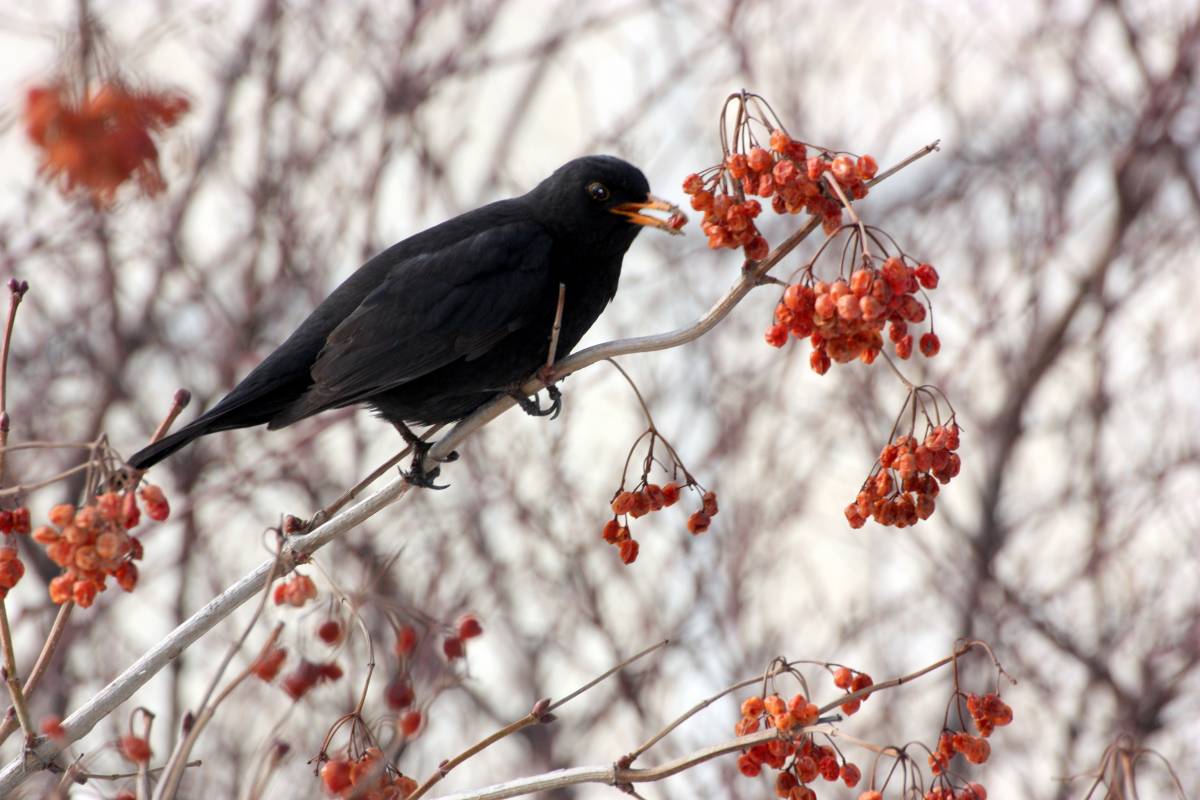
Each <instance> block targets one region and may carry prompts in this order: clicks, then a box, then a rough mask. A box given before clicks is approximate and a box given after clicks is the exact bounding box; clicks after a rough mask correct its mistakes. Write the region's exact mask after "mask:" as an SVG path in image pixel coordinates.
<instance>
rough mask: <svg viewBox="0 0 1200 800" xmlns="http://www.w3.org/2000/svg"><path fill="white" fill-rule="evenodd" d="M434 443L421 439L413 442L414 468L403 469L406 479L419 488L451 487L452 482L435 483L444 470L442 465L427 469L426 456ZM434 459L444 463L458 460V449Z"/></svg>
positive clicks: (402, 473) (402, 472) (401, 472)
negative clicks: (406, 470)
mask: <svg viewBox="0 0 1200 800" xmlns="http://www.w3.org/2000/svg"><path fill="white" fill-rule="evenodd" d="M433 445H434V443H433V442H426V441H424V440H421V439H418V440H417V441H415V442H413V458H412V468H411V469H409V470H408V472H405V471H404V470H401V471H400V475H401V476H403V478H404V480H406V481H408V482H409V483H410V484H412V485H413V486H416V487H417V488H419V489H449V488H450V484H448V483H441V484H439V483H434V479H436V478H437V476H438V475H440V474H441V472H442V468H441V467H434V468H433V469H428V470H427V469H425V456H427V455H428V454H429V450H430V448H432V447H433ZM433 460H434V461H437V462H438V463H442V464H444V463H447V462H450V461H457V460H458V451H457V450H451V451H450V452H449V453H447V454H446V455H444V456H442V457H440V458H434V459H433Z"/></svg>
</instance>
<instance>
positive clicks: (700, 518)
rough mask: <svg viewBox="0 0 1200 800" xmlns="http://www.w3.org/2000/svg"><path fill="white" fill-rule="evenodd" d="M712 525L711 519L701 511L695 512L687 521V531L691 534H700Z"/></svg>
mask: <svg viewBox="0 0 1200 800" xmlns="http://www.w3.org/2000/svg"><path fill="white" fill-rule="evenodd" d="M710 525H712V519H710V518H709V516H708V515H707V514H705V513H704V512H703V511H696V512H694V513H693V514H692V515H691V516H690V517H688V519H687V529H688V531H689V532H690V533H692V534H701V533H704V532H705V531H706V530H708V527H709V526H710Z"/></svg>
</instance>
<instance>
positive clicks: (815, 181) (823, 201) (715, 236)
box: [683, 128, 879, 261]
mask: <svg viewBox="0 0 1200 800" xmlns="http://www.w3.org/2000/svg"><path fill="white" fill-rule="evenodd" d="M751 138H752V137H751ZM737 141H738V143H739V147H740V146H741V143H742V141H743V140H742V138H741V137H738V139H737ZM878 168H879V167H878V164H876V162H875V159H874V158H872V157H871V156H860V157H859V158H858V159H857V160H855V159H854V158H851V157H850V156H848V155H844V154H842V155H836V156H835V155H833V154H831V153H829V152H825V151H822V152H820V153H818V154H816V155H813V156H811V157H809V156H808V148H807V146H806V145H805V144H804V143H803V142H799V141H796V140H795V139H792V138H791V137H790V136H788V134H787V133H786V132H785V131H784V130H783V129H782V128H776V129H774V130H772V131H771V134H770V142H769V149H768V148H767V147H762V146H760V145H757V144H752V146H750V147H749V148H748V149H746V150H745V152H742V151H741V150H740V149H737V150H735V151H734V152H732V153H729V155H727V156H726V158H725V161H724V162H723V163H721V164H719V165H717V166H716V167H713V168H710V169H708V170H705V172H704V174H703V175H701V174H698V173H693V174H691V175H688V176H687V178H685V179H684V181H683V191H684V192H686V193H687V194H688V195H690V196H691V198H692V208H694V209H696V210H697V211H700V212H703V213H704V218H703V220H702V221H701V228H702V229H703V230H704V234H705V235H706V236H708V246H709V247H711V248H713V249H718V248H722V247H729V248H735V247H741V248H742V249H743V251H744V252H745V254H746V258H749V259H751V260H754V261H758V260H760V259H763V258H765V257H766V255H767V252H768V251H769V249H770V245H769V244H768V243H767V240H766V239H765V238H764V237H763V235H762V234H761V233H759V231H758V227H757V226H756V225H755V224H754V219H755V217H757V216H758V215H759V214H760V213H762V203H760V202H759V201H758V200H755V199H752V198H754V197H762V198H764V199H765V198H768V197H769V198H771V210H772V211H774V212H775V213H776V214H798V213H800V212H801V211H806V212H808V213H809V214H812V215H814V216H817V217H820V218H821V220H822V224H823V226H824V228H825V232H826V233H832V232H833V231H836V230H837V229H838V228H839V227H841V224H842V204H841V201H840V200H839V199H838V197H837V196H836V194H835V193H833V192H831V191H830V190H829V189H828V188H827V187H826V186H825V185H824V183H823V182H822V176H824V175H825V174H826V173H829V174H830V175H832V176H833V178H834V179H836V180H837V182H838V184H839V185H840V186H841V187H842V190H843V191H844V192H845V193H846V194H847V195H849V196H851V197H853V198H854V199H856V200H857V199H861V198H863V197H866V196H867V186H866V182H867V181H869V180H871V179H872V178H874V177H875V172H876V171H877V170H878ZM704 176H707V177H704ZM748 197H749V198H751V199H746V198H748Z"/></svg>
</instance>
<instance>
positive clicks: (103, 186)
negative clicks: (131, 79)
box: [25, 81, 189, 206]
mask: <svg viewBox="0 0 1200 800" xmlns="http://www.w3.org/2000/svg"><path fill="white" fill-rule="evenodd" d="M188 105H189V104H188V101H187V98H185V97H183V96H182V95H179V94H176V93H174V92H151V91H138V90H134V89H131V88H129V87H127V86H123V85H122V84H120V83H117V82H114V81H108V82H105V83H102V84H100V86H99V87H98V88H96V89H95V90H94V91H93V92H91V93H90V94H88V95H87V96H85V97H83V98H82V99H77V98H75V97H73V96H72V92H71V91H70V90H69V89H68V88H67V87H66V86H65V85H64V84H62V83H55V84H52V85H49V86H39V87H35V88H33V89H30V90H29V93H28V94H27V95H26V98H25V131H26V133H27V134H28V135H29V138H30V140H32V142H33V143H34V144H35V145H36V146H37V147H38V148H39V149H41V151H42V165H41V169H42V172H43V173H44V174H45V175H47V176H48V177H49V178H51V179H59V180H61V184H62V187H63V189H64V190H65V191H71V190H74V189H76V188H80V189H83V190H85V191H86V192H87V193H88V194H89V195H90V196H91V198H92V201H93V202H94V203H96V205H101V206H103V205H108V204H110V203H111V202H112V201H113V199H114V197H115V195H116V191H117V189H118V188H120V186H121V185H122V184H124V183H125V182H126V181H128V180H129V179H131V178H136V180H137V182H138V185H139V186H140V187H141V189H142V191H143V192H145V193H146V194H147V195H155V194H158V193H159V192H161V191H162V190H163V188H164V187H165V183H164V182H163V177H162V172H161V171H160V170H159V166H158V147H157V146H156V145H155V142H154V140H155V137H156V136H157V135H159V134H161V133H162V132H163V131H164V130H166V129H167V128H169V127H171V126H173V125H175V124H176V123H177V122H178V121H179V119H180V117H181V116H182V115H183V114H184V113H185V112H186V111H187V110H188Z"/></svg>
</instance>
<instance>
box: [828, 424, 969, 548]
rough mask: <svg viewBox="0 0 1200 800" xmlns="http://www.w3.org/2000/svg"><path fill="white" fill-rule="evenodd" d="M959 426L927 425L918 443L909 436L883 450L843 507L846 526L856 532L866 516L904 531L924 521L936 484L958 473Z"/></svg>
mask: <svg viewBox="0 0 1200 800" xmlns="http://www.w3.org/2000/svg"><path fill="white" fill-rule="evenodd" d="M958 430H959V429H958V425H956V424H955V423H954V421H953V419H951V421H950V422H948V423H946V424H945V425H936V426H932V427H931V428H930V430H929V432H928V434H927V435H926V436H925V441H924V442H922V443H920V444H918V442H917V440H916V439H915V438H913V436H911V435H909V434H905V435H902V436H899V437H897V438H896V439H895V440H894V441H892V442H890V443H888V444H887V445H885V446H884V448H883V450H882V451H881V452H880V454H879V460H878V462H876V465H875V468H874V470H873V471H872V472H871V474H870V475H868V476H867V480H866V481H865V482H864V484H863V488H862V489H861V490H860V491H859V493H858V496H857V497H856V498H855V500H854V502H853V503H851V504H850V505H848V506H846V508H845V512H844V513H845V515H846V521H847V522H849V523H850V527H852V528H861V527H862V526H863V525H864V524H865V523H866V521H867V518H868V517H870V518H872V519H874V520H875V521H876V522H877V523H879V524H880V525H894V526H896V527H897V528H905V527H908V526H910V525H915V524H917V522H918V521H919V520H923V519H929V517H930V515H931V514H933V511H934V506H935V503H934V498H935V497H937V494H938V491H939V486H938V484H939V483H949V482H950V480H951V479H952V478H953V477H954V476H955V475H957V474H958V471H959V468H960V466H961V463H962V462H961V460H960V459H959V456H958V453H956V452H954V451H955V450H957V449H958V443H959V441H958Z"/></svg>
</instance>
